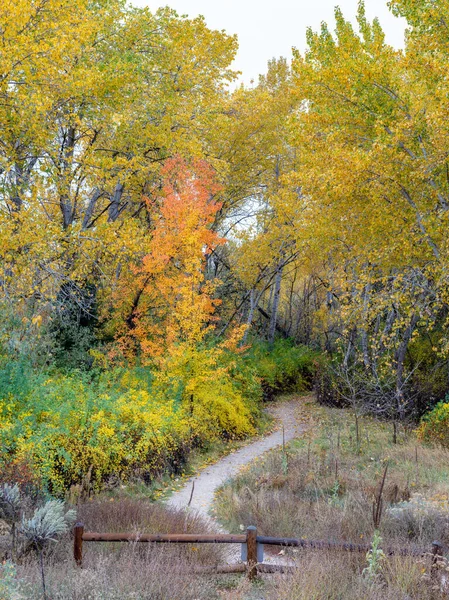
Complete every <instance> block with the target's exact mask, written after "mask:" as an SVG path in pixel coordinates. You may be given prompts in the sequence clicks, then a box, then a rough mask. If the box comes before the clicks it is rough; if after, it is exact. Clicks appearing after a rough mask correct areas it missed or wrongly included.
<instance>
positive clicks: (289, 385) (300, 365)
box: [246, 339, 318, 399]
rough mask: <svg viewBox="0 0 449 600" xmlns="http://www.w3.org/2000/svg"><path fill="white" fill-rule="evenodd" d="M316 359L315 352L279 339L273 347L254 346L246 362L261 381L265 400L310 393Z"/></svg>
mask: <svg viewBox="0 0 449 600" xmlns="http://www.w3.org/2000/svg"><path fill="white" fill-rule="evenodd" d="M317 358H318V355H317V353H316V352H314V351H312V350H311V349H310V348H307V347H306V346H297V345H295V343H294V341H293V340H290V339H278V340H276V342H275V343H274V344H273V345H272V346H270V345H269V344H268V343H267V342H255V343H254V345H253V346H252V348H251V349H250V350H249V351H248V353H247V355H246V361H247V362H248V363H249V364H250V365H251V366H252V367H253V369H254V371H255V372H256V373H257V375H258V376H259V377H260V379H261V382H262V386H263V392H264V396H265V399H271V398H272V397H273V396H274V395H275V394H281V393H287V392H301V391H304V390H306V389H309V388H310V387H311V385H312V381H313V378H314V373H315V369H316V361H317Z"/></svg>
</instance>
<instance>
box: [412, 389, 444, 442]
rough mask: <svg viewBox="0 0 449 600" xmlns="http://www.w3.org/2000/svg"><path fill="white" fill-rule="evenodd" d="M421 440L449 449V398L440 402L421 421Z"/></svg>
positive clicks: (419, 433) (419, 434) (419, 432)
mask: <svg viewBox="0 0 449 600" xmlns="http://www.w3.org/2000/svg"><path fill="white" fill-rule="evenodd" d="M418 436H419V438H420V439H421V440H423V441H425V442H429V443H433V444H440V445H441V446H443V447H444V448H449V398H448V397H446V400H445V401H444V402H440V403H439V404H437V405H436V407H435V408H434V409H433V410H432V411H431V412H430V413H428V414H427V415H425V416H424V417H423V419H422V420H421V424H420V426H419V429H418Z"/></svg>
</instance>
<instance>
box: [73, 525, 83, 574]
mask: <svg viewBox="0 0 449 600" xmlns="http://www.w3.org/2000/svg"><path fill="white" fill-rule="evenodd" d="M73 533H74V538H73V558H74V559H75V562H76V564H77V565H78V567H82V566H83V533H84V524H83V523H77V524H76V525H75V528H74V530H73Z"/></svg>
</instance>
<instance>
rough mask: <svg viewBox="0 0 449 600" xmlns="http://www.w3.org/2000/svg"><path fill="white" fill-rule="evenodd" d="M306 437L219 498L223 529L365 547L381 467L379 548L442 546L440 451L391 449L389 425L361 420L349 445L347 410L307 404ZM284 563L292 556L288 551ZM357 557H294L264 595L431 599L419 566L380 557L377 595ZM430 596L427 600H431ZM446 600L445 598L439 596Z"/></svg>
mask: <svg viewBox="0 0 449 600" xmlns="http://www.w3.org/2000/svg"><path fill="white" fill-rule="evenodd" d="M309 410H311V411H313V413H314V414H315V415H318V416H317V418H316V421H317V422H316V423H315V424H314V425H313V426H311V427H310V429H309V433H308V438H305V439H302V440H299V441H296V442H294V443H293V444H291V445H290V446H289V447H288V448H287V452H286V454H283V453H282V452H280V451H275V452H272V453H270V454H269V455H268V456H265V457H262V458H261V459H260V460H259V461H257V462H256V463H254V464H253V465H251V467H250V468H249V469H246V470H244V471H242V472H241V474H240V475H239V476H238V477H237V478H236V479H234V480H233V481H231V482H228V483H227V484H226V485H225V486H224V487H223V488H222V489H221V490H220V491H219V493H218V495H217V500H216V513H217V515H218V516H219V518H220V519H221V521H222V522H223V523H224V524H225V526H226V527H227V528H229V529H230V530H231V531H236V532H237V531H238V530H239V529H240V527H241V525H244V526H247V525H249V524H256V525H257V527H258V530H259V532H260V533H261V534H263V535H272V536H286V537H302V538H306V539H322V540H333V541H338V540H345V541H353V542H356V543H357V542H364V543H370V542H371V539H372V536H373V532H374V525H373V517H372V513H373V501H374V499H375V497H376V495H377V493H378V490H379V486H380V482H381V479H382V474H383V472H384V469H385V466H386V465H387V464H388V472H387V479H386V485H385V490H384V494H383V503H384V511H383V516H382V520H381V524H380V533H381V536H382V539H383V545H384V547H385V546H387V545H391V546H400V547H403V548H421V547H422V548H426V549H427V548H428V549H429V550H430V548H431V543H432V542H433V541H434V540H439V541H440V542H442V543H443V544H445V545H446V546H449V453H448V452H446V451H444V450H441V449H437V448H427V447H424V446H422V445H420V444H419V442H417V440H416V438H415V436H414V434H413V432H408V433H407V432H402V433H401V439H400V444H393V443H392V435H391V426H389V425H386V424H384V423H379V422H377V421H374V420H371V419H363V421H362V425H361V432H362V436H361V444H360V446H359V447H357V443H356V438H355V428H354V424H353V419H352V416H351V414H350V413H349V412H348V411H344V410H332V409H324V408H321V407H318V406H316V405H313V406H312V407H309ZM290 554H291V556H292V557H293V554H292V552H291V551H290ZM365 566H366V558H365V556H364V555H363V554H361V555H358V557H354V556H347V555H346V556H345V555H342V554H341V553H335V552H334V553H332V554H329V555H326V556H325V557H323V555H322V554H318V553H314V552H302V553H301V559H300V569H299V570H298V573H297V574H296V575H295V576H294V577H291V578H285V577H283V578H279V579H278V580H277V581H278V584H277V585H276V586H275V588H274V591H273V594H272V595H269V596H267V597H269V598H270V599H271V598H273V599H274V598H280V599H281V598H285V599H287V598H289V599H290V598H292V599H295V598H297V599H298V600H299V599H303V598H304V599H306V598H307V600H313V599H314V598H316V599H320V600H326V599H328V598H329V599H334V598H335V599H337V598H339V599H340V598H341V599H342V600H343V599H344V600H351V599H353V598H354V599H355V598H357V599H359V598H370V599H371V598H372V599H373V600H375V599H377V598H379V599H380V598H382V599H383V600H389V599H390V598H391V599H393V598H394V599H402V598H404V599H413V600H414V599H415V598H416V599H417V598H420V599H421V598H422V599H423V600H424V599H427V598H429V599H430V598H433V597H438V598H439V597H440V596H438V595H436V596H435V594H438V593H439V592H436V591H432V586H431V585H430V584H429V582H426V581H423V580H422V575H423V572H422V571H423V569H427V567H428V565H427V566H426V565H423V564H421V563H420V559H415V558H410V559H404V558H398V559H394V560H393V559H388V560H387V561H386V562H385V563H384V565H383V566H382V578H381V582H379V586H378V588H379V589H374V588H373V589H371V588H370V589H368V590H367V589H366V582H365V581H364V579H363V577H362V575H361V573H362V571H363V568H364V567H365ZM432 594H434V596H432ZM446 597H447V596H446Z"/></svg>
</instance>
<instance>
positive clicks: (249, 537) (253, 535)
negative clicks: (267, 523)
mask: <svg viewBox="0 0 449 600" xmlns="http://www.w3.org/2000/svg"><path fill="white" fill-rule="evenodd" d="M246 547H247V551H248V555H247V559H246V573H247V576H248V579H250V580H253V579H255V578H256V577H257V528H256V527H253V526H250V527H248V528H247V529H246Z"/></svg>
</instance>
